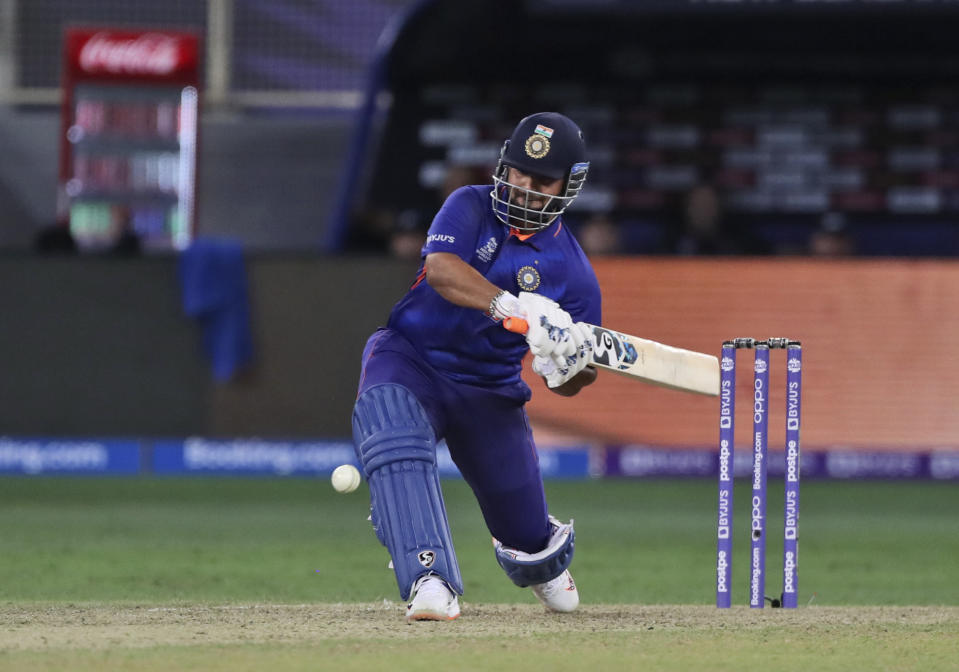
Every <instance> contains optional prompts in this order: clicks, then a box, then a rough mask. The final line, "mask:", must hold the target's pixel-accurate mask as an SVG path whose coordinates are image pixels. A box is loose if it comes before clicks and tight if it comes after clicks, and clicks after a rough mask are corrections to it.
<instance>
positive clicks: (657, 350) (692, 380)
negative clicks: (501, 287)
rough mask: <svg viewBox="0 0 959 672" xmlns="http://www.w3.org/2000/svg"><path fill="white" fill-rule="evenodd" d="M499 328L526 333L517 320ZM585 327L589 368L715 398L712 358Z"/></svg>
mask: <svg viewBox="0 0 959 672" xmlns="http://www.w3.org/2000/svg"><path fill="white" fill-rule="evenodd" d="M503 326H504V327H505V328H506V329H508V330H510V331H514V332H516V333H518V334H525V333H526V331H527V330H528V329H529V325H528V324H527V323H526V321H525V320H523V319H520V318H507V319H506V320H504V321H503ZM589 326H590V328H591V329H592V330H593V337H592V338H593V356H592V362H591V364H593V365H595V366H598V367H601V368H604V369H606V370H608V371H611V372H613V373H617V374H619V375H621V376H627V377H629V378H636V379H639V380H642V381H643V382H646V383H651V384H653V385H659V386H661V387H666V388H669V389H672V390H680V391H683V392H694V393H696V394H704V395H707V396H711V397H715V396H718V395H719V359H718V358H716V357H714V356H713V355H707V354H705V353H702V352H695V351H693V350H684V349H682V348H675V347H673V346H670V345H664V344H663V343H658V342H656V341H650V340H648V339H645V338H639V337H638V336H630V335H629V334H622V333H620V332H618V331H613V330H612V329H605V328H603V327H598V326H595V325H589Z"/></svg>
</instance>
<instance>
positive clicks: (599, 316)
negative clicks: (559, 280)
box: [562, 250, 603, 325]
mask: <svg viewBox="0 0 959 672" xmlns="http://www.w3.org/2000/svg"><path fill="white" fill-rule="evenodd" d="M577 251H578V252H579V254H578V255H577V256H578V261H579V264H578V265H579V269H578V270H577V272H576V273H575V275H574V276H573V277H575V278H576V281H575V282H574V283H573V284H572V287H571V288H570V289H572V291H570V292H568V297H569V298H568V299H567V300H566V301H563V302H562V306H563V309H564V310H566V312H568V313H569V315H570V317H572V318H573V321H574V322H588V323H589V324H595V325H602V324H603V297H602V293H601V292H600V290H599V281H598V280H597V279H596V273H595V272H594V271H593V266H592V264H590V263H589V260H588V259H587V258H586V255H585V254H583V253H582V251H581V250H577ZM571 265H573V266H575V265H576V264H571Z"/></svg>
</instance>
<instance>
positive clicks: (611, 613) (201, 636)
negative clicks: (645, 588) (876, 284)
mask: <svg viewBox="0 0 959 672" xmlns="http://www.w3.org/2000/svg"><path fill="white" fill-rule="evenodd" d="M403 613H404V612H403V607H402V605H400V604H398V603H395V602H386V601H384V602H382V603H366V604H302V605H270V604H248V605H222V606H115V605H43V604H38V605H27V606H24V605H9V604H8V605H0V652H7V653H11V652H18V651H19V652H26V651H34V652H40V651H52V650H63V649H83V650H105V649H124V648H138V647H155V646H196V645H231V644H275V645H289V644H294V645H297V644H304V645H315V644H319V643H323V642H325V643H336V642H338V641H343V642H345V641H356V640H389V641H403V640H416V639H417V638H423V637H428V638H439V639H444V638H456V639H462V638H478V639H490V638H508V639H522V638H533V637H536V636H538V635H550V636H555V635H557V634H561V633H580V634H582V633H590V632H594V633H649V632H651V631H652V632H655V631H659V632H663V631H674V632H683V631H685V632H688V633H690V634H692V633H697V632H699V633H701V632H704V631H705V632H709V631H714V632H715V631H729V630H745V631H749V630H762V629H779V628H787V629H789V630H794V631H809V630H814V631H829V630H833V629H836V630H846V629H853V630H861V631H862V632H863V634H867V633H869V632H873V631H875V632H883V631H888V630H890V629H897V628H906V629H909V630H920V631H922V630H930V631H937V632H940V633H946V634H950V633H952V634H955V635H957V636H959V607H894V606H888V607H815V606H812V607H805V608H802V609H798V610H795V611H792V610H782V609H775V610H774V609H764V610H762V611H759V610H750V609H747V608H745V607H735V608H733V609H731V610H728V611H719V610H717V609H715V608H714V607H711V606H636V605H595V606H593V605H588V606H584V607H582V608H581V609H580V610H579V611H577V612H576V613H573V614H566V615H557V614H549V613H546V612H545V611H544V610H543V609H542V608H541V607H539V606H534V605H484V604H469V603H467V604H465V605H464V606H463V613H462V616H461V617H460V619H459V620H458V621H456V622H455V623H415V624H412V625H407V624H406V623H405V621H404V618H403Z"/></svg>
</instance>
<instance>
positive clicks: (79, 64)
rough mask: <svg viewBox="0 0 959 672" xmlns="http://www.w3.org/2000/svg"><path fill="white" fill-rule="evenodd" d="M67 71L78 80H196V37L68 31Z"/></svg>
mask: <svg viewBox="0 0 959 672" xmlns="http://www.w3.org/2000/svg"><path fill="white" fill-rule="evenodd" d="M66 51H67V61H66V64H67V71H68V72H72V73H73V75H74V76H76V77H80V78H87V77H93V78H98V79H100V78H127V77H133V78H138V77H145V78H150V79H164V80H168V79H171V78H173V79H177V80H180V79H183V78H185V77H186V78H195V77H196V74H197V72H196V71H197V65H198V64H197V55H198V51H199V45H198V40H197V36H196V35H194V34H192V33H188V32H183V31H164V30H141V31H133V30H115V29H105V28H101V29H95V28H94V29H71V30H69V31H68V33H67V50H66Z"/></svg>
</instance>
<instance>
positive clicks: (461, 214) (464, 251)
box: [422, 187, 489, 263]
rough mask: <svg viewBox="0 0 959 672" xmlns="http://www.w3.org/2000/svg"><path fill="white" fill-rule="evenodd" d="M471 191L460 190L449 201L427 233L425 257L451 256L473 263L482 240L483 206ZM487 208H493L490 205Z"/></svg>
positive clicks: (467, 189)
mask: <svg viewBox="0 0 959 672" xmlns="http://www.w3.org/2000/svg"><path fill="white" fill-rule="evenodd" d="M481 205H483V204H482V203H480V202H479V200H478V197H477V193H476V191H475V190H474V189H472V188H471V187H460V188H459V189H457V190H456V191H454V192H453V193H452V194H450V195H449V197H448V198H447V199H446V202H445V203H443V207H441V208H440V209H439V212H437V213H436V216H435V217H434V218H433V223H432V224H430V228H429V231H427V233H426V243H425V244H424V245H423V255H422V256H424V257H425V256H426V255H428V254H432V253H433V252H449V253H451V254H455V255H456V256H458V257H459V258H460V259H462V260H463V261H465V262H467V263H468V262H469V261H470V259H471V258H472V256H473V252H474V250H475V249H476V241H477V239H478V238H479V222H480V221H481V218H480V215H481V214H482V213H481V212H480V211H479V208H480V206H481ZM486 207H489V205H488V204H486Z"/></svg>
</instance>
